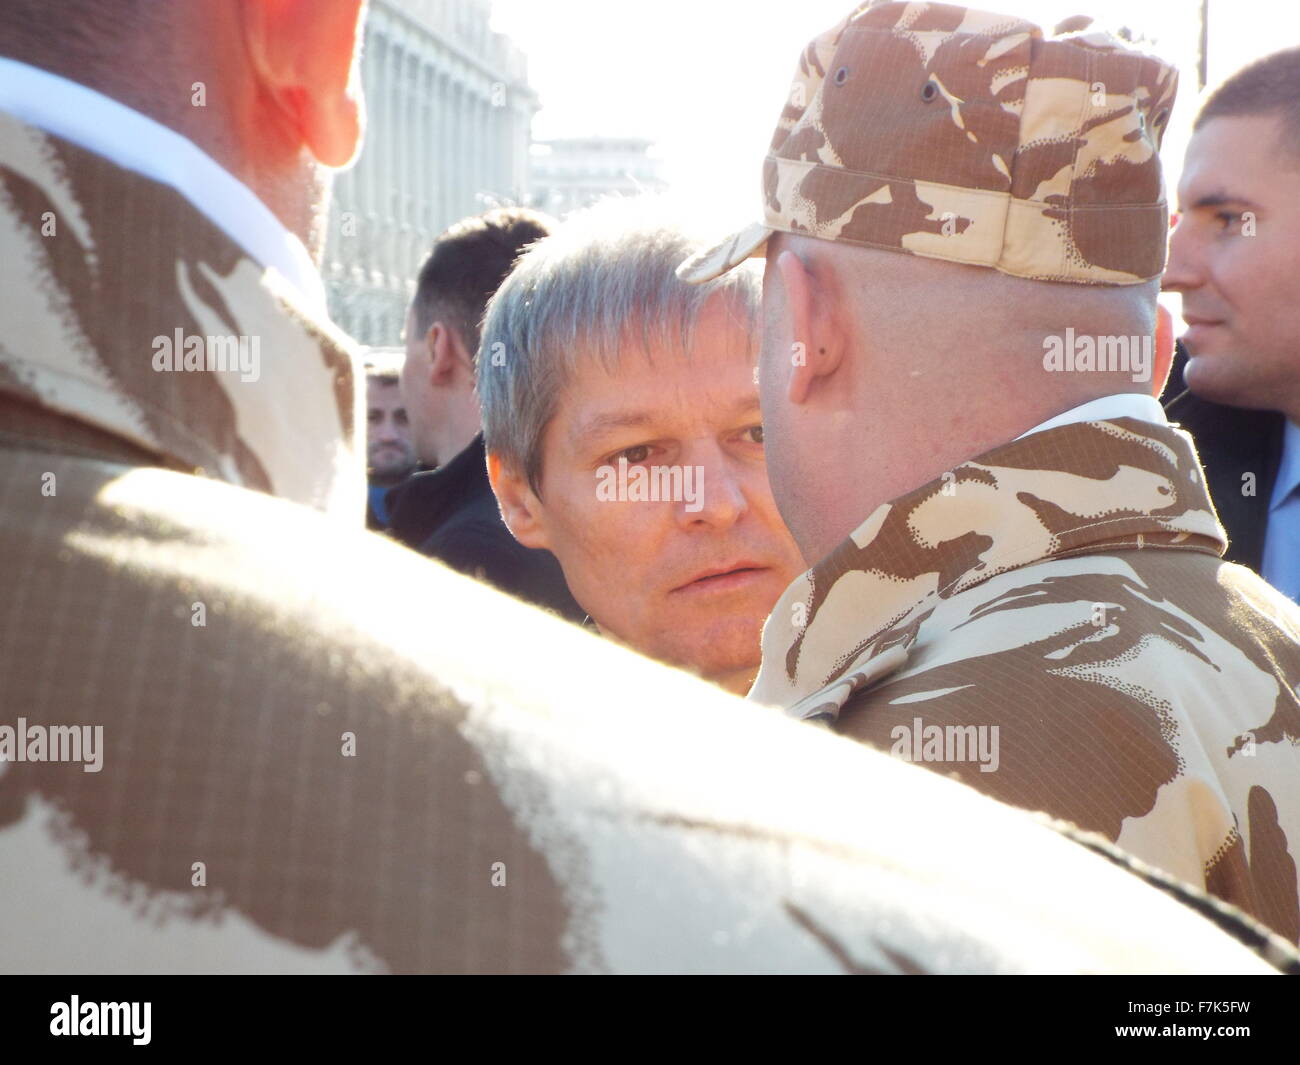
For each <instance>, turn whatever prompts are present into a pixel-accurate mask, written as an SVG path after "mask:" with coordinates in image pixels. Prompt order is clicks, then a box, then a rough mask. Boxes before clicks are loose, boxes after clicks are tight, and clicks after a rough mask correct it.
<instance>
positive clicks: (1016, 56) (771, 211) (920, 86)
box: [679, 3, 1178, 284]
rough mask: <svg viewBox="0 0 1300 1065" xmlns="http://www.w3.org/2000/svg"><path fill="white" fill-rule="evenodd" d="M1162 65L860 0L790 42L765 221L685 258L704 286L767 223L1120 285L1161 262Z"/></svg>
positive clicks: (1041, 275)
mask: <svg viewBox="0 0 1300 1065" xmlns="http://www.w3.org/2000/svg"><path fill="white" fill-rule="evenodd" d="M1177 83H1178V76H1177V73H1176V72H1175V70H1174V68H1173V67H1171V66H1169V65H1168V64H1165V63H1163V62H1161V61H1160V60H1158V59H1156V58H1154V57H1151V56H1146V55H1142V54H1139V53H1137V52H1135V51H1133V50H1132V49H1131V48H1130V47H1129V46H1128V45H1126V44H1125V43H1124V42H1122V41H1120V40H1118V39H1117V38H1115V37H1112V36H1110V35H1109V34H1106V33H1101V32H1080V33H1072V34H1068V35H1064V36H1061V37H1054V38H1044V36H1043V32H1042V30H1041V29H1040V28H1039V27H1037V26H1035V25H1034V24H1032V23H1030V22H1026V21H1024V20H1022V19H1018V18H1012V17H1010V16H1005V15H996V14H991V13H988V12H983V11H974V10H970V9H967V8H963V7H957V6H953V5H949V4H927V3H884V4H881V3H874V4H865V5H862V6H861V7H859V8H858V9H857V10H855V11H854V12H853V13H852V14H851V15H849V16H848V17H847V18H846V19H844V20H843V21H842V22H841V23H839V24H838V25H837V26H835V27H834V28H833V29H831V30H829V31H828V32H826V33H824V34H822V35H821V36H819V37H817V38H816V39H815V40H813V41H812V42H811V43H809V44H808V46H807V47H806V48H805V49H804V51H803V54H802V55H801V56H800V58H799V66H798V69H797V70H796V72H795V76H794V81H793V83H792V85H791V88H790V93H789V96H788V97H787V101H786V105H785V108H784V109H783V111H782V112H781V117H780V120H779V121H778V123H777V128H776V132H775V134H774V135H773V138H772V144H771V148H770V150H769V153H768V156H767V159H766V161H765V163H764V166H763V220H762V222H760V223H756V224H754V225H751V226H749V227H748V228H746V229H744V230H742V231H741V232H740V233H737V234H735V235H734V236H732V237H730V238H728V239H727V240H725V241H723V242H722V243H721V244H719V245H718V246H716V247H714V248H712V249H710V250H708V251H706V252H702V253H700V254H699V255H697V256H695V257H693V258H692V259H690V260H688V261H687V262H686V263H684V264H683V265H682V267H681V270H680V271H679V273H680V276H682V277H683V278H684V279H686V280H688V281H697V282H698V281H704V280H708V279H709V278H711V277H716V276H717V275H718V274H720V273H723V272H725V271H726V270H728V269H730V268H731V267H733V266H735V265H736V264H737V263H739V262H741V261H743V260H744V259H746V258H748V257H750V256H752V255H762V254H763V249H764V244H765V242H766V241H767V238H768V237H769V236H770V235H771V233H772V232H773V231H782V232H787V233H801V234H806V235H808V236H811V237H818V238H821V239H823V240H835V241H842V242H845V243H848V244H853V245H858V246H862V247H872V248H887V249H891V250H894V251H902V252H908V253H911V254H915V255H923V256H928V257H931V258H936V259H947V260H950V261H952V262H959V263H968V264H971V265H976V266H987V267H994V268H996V269H998V270H1000V271H1002V272H1003V273H1007V274H1013V275H1015V276H1017V277H1027V278H1035V279H1039V280H1045V281H1069V282H1079V283H1088V284H1135V283H1138V282H1141V281H1145V280H1148V279H1150V278H1153V277H1158V276H1159V275H1160V272H1161V270H1162V269H1163V266H1164V254H1165V240H1164V235H1165V232H1166V230H1167V228H1168V209H1167V206H1166V203H1165V198H1164V190H1163V187H1162V180H1161V172H1160V160H1159V156H1158V154H1157V153H1158V151H1159V147H1160V141H1161V138H1162V137H1163V135H1164V131H1165V129H1166V128H1167V126H1168V120H1169V114H1170V111H1171V109H1172V107H1173V103H1174V96H1175V93H1176V91H1177Z"/></svg>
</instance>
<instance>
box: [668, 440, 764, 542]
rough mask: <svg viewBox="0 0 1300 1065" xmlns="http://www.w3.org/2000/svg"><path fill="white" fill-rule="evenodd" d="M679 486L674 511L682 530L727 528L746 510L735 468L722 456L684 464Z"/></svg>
mask: <svg viewBox="0 0 1300 1065" xmlns="http://www.w3.org/2000/svg"><path fill="white" fill-rule="evenodd" d="M682 486H683V493H682V495H683V498H682V499H681V501H679V502H678V504H677V509H676V514H677V521H678V524H680V525H681V527H682V528H683V529H687V530H697V529H700V528H703V527H708V528H711V529H713V530H715V531H718V530H723V529H729V528H731V526H733V525H735V524H736V522H737V521H739V520H740V518H741V516H742V515H743V514H744V513H745V511H746V510H748V509H749V500H748V498H747V497H746V496H745V491H744V486H743V485H742V483H741V480H740V477H739V476H738V471H737V470H736V469H735V468H734V466H733V464H732V463H731V462H729V461H728V460H727V459H726V457H725V456H718V457H717V458H716V459H715V460H714V461H712V462H707V461H706V462H700V463H698V464H697V465H694V466H687V467H684V468H683V469H682Z"/></svg>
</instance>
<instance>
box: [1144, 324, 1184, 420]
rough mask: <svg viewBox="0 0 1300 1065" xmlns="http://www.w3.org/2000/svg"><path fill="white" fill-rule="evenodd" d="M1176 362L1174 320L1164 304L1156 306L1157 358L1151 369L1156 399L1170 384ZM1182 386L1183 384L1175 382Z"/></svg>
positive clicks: (1152, 392)
mask: <svg viewBox="0 0 1300 1065" xmlns="http://www.w3.org/2000/svg"><path fill="white" fill-rule="evenodd" d="M1173 362H1174V319H1173V315H1171V314H1170V313H1169V311H1168V310H1167V309H1166V308H1165V306H1164V304H1162V303H1157V304H1156V357H1155V365H1154V366H1153V367H1152V368H1151V394H1152V395H1153V396H1155V398H1156V399H1159V398H1160V394H1161V393H1162V392H1163V391H1164V390H1165V385H1166V384H1168V378H1169V368H1170V367H1171V366H1172V365H1173ZM1175 385H1176V386H1178V385H1181V382H1175Z"/></svg>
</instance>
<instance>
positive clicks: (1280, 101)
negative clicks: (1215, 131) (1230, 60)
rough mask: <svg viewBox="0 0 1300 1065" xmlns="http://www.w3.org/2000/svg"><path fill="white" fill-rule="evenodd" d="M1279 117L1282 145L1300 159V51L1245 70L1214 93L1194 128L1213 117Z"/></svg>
mask: <svg viewBox="0 0 1300 1065" xmlns="http://www.w3.org/2000/svg"><path fill="white" fill-rule="evenodd" d="M1249 115H1276V116H1277V117H1278V118H1279V119H1281V123H1282V144H1280V145H1279V147H1281V148H1284V149H1285V150H1287V151H1288V152H1290V153H1291V155H1292V156H1293V157H1294V158H1296V159H1300V48H1287V49H1286V50H1284V51H1281V52H1274V53H1273V54H1272V55H1266V56H1264V57H1263V58H1262V59H1257V60H1255V61H1254V62H1253V63H1250V64H1248V65H1246V66H1244V67H1242V68H1241V69H1240V70H1239V71H1237V72H1236V73H1235V74H1233V75H1232V77H1230V78H1228V79H1227V80H1226V81H1225V82H1223V84H1222V85H1220V86H1219V87H1218V88H1217V89H1215V90H1214V92H1213V93H1211V95H1210V98H1209V99H1208V100H1206V101H1205V105H1204V106H1203V107H1202V108H1201V112H1200V114H1198V115H1197V116H1196V121H1195V123H1193V125H1192V129H1193V131H1195V130H1199V129H1200V128H1201V127H1202V126H1204V125H1205V123H1207V122H1209V121H1210V120H1211V119H1213V118H1243V117H1246V116H1249Z"/></svg>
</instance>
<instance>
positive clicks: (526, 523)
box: [487, 452, 551, 549]
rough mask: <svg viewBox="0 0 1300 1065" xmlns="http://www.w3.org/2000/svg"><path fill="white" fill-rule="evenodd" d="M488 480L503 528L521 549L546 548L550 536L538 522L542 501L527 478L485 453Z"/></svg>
mask: <svg viewBox="0 0 1300 1065" xmlns="http://www.w3.org/2000/svg"><path fill="white" fill-rule="evenodd" d="M487 469H488V480H489V481H490V482H491V483H492V491H493V493H494V494H495V495H496V497H497V505H498V506H499V507H500V508H501V518H502V520H503V521H504V522H505V523H506V528H507V529H509V530H510V533H511V535H512V536H514V538H515V539H516V540H518V541H519V542H520V543H521V544H523V545H524V546H525V547H541V548H546V549H549V548H550V546H551V541H550V537H548V536H547V535H546V526H545V524H544V523H543V522H542V520H541V512H542V501H541V500H540V499H538V498H537V494H536V493H535V492H534V491H533V488H532V485H530V484H529V483H528V478H527V477H525V476H524V475H523V474H522V473H520V472H519V471H518V470H516V469H514V468H513V467H512V466H507V465H506V464H505V463H503V462H502V461H501V456H500V455H496V454H494V453H492V452H488V457H487Z"/></svg>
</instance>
